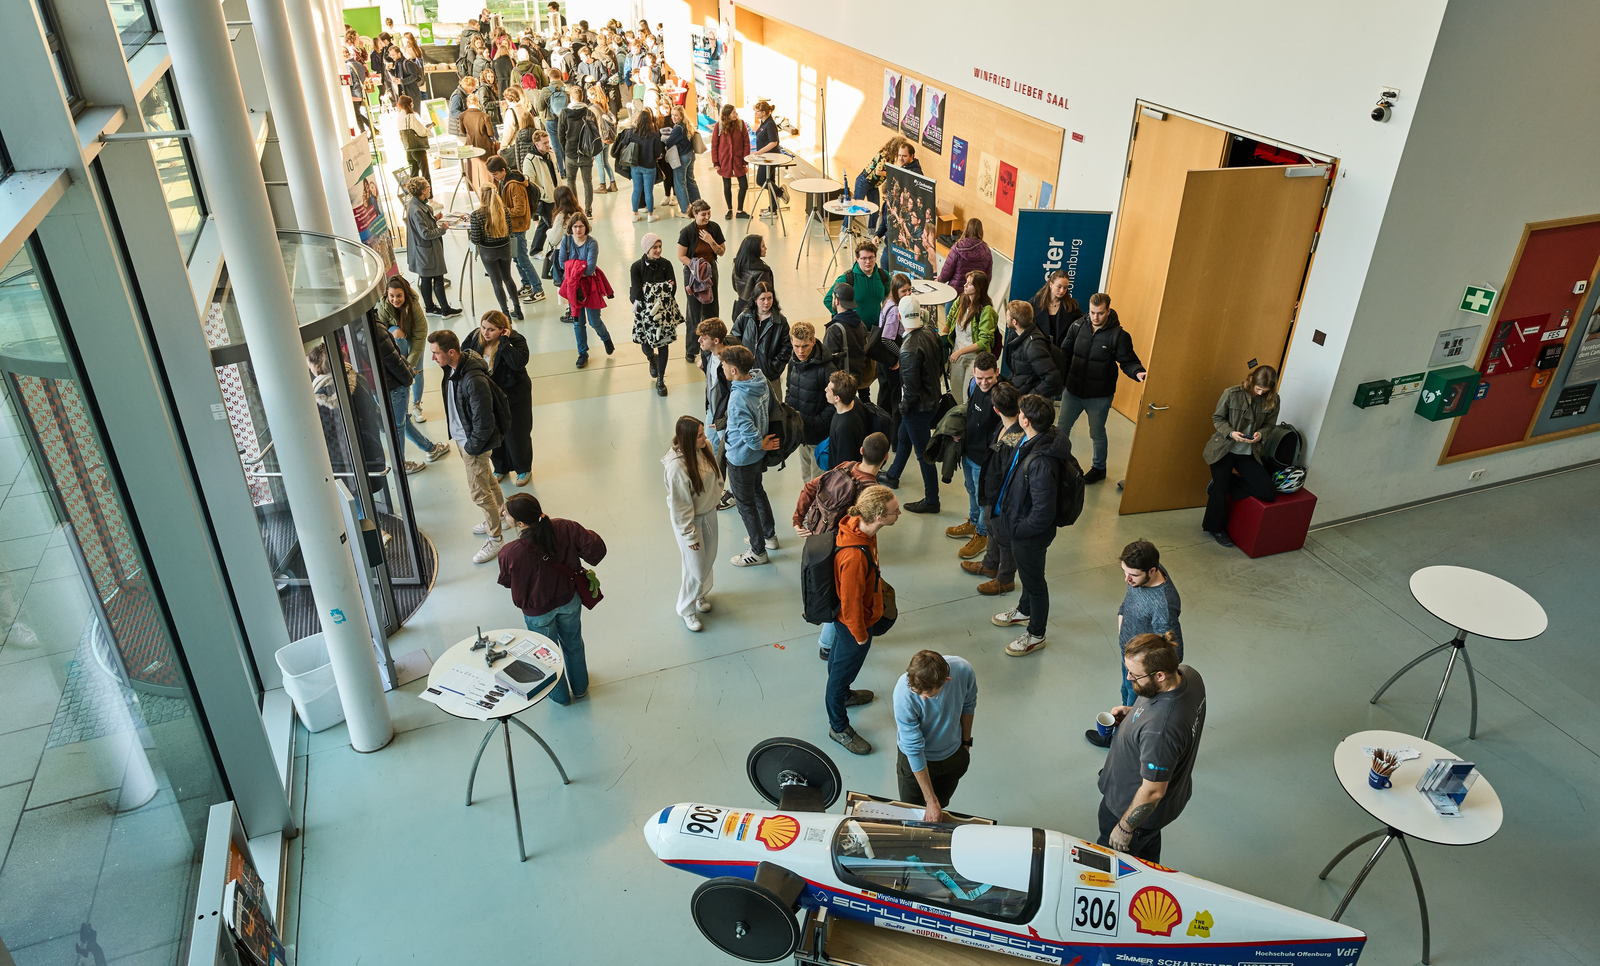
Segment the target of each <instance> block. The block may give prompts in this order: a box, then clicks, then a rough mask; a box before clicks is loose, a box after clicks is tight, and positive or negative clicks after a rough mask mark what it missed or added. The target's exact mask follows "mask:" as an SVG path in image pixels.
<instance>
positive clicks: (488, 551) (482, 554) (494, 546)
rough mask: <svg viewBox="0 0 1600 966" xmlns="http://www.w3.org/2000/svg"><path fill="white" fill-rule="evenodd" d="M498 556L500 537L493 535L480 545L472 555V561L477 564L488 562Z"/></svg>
mask: <svg viewBox="0 0 1600 966" xmlns="http://www.w3.org/2000/svg"><path fill="white" fill-rule="evenodd" d="M498 556H500V538H499V537H493V538H491V539H490V540H489V541H488V542H486V543H485V544H484V545H483V546H481V547H479V548H478V552H477V553H475V554H473V555H472V562H473V563H475V564H481V563H488V562H489V561H491V560H493V559H494V558H496V557H498Z"/></svg>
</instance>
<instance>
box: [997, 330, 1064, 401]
mask: <svg viewBox="0 0 1600 966" xmlns="http://www.w3.org/2000/svg"><path fill="white" fill-rule="evenodd" d="M1048 342H1049V337H1048V336H1046V335H1045V334H1044V333H1043V332H1041V331H1039V327H1038V326H1036V325H1030V326H1028V327H1027V328H1026V329H1023V330H1022V331H1021V332H1011V333H1008V334H1007V335H1006V360H1007V361H1008V362H1009V363H1010V365H1011V384H1012V385H1013V386H1016V387H1017V391H1018V392H1020V393H1022V394H1023V395H1027V394H1028V393H1030V392H1031V393H1037V394H1038V395H1041V396H1044V397H1046V398H1054V397H1055V396H1057V395H1059V394H1060V392H1061V370H1059V369H1057V368H1056V362H1055V360H1054V359H1052V358H1051V357H1050V349H1049V348H1048V347H1047V345H1046V343H1048Z"/></svg>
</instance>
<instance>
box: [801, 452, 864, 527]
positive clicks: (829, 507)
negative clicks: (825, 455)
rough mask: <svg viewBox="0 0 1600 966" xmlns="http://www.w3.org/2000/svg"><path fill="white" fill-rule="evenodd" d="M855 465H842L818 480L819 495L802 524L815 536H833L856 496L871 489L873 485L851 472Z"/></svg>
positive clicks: (813, 501)
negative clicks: (816, 534)
mask: <svg viewBox="0 0 1600 966" xmlns="http://www.w3.org/2000/svg"><path fill="white" fill-rule="evenodd" d="M855 468H856V464H855V463H841V464H839V465H838V466H835V467H834V468H833V469H830V470H828V471H827V472H826V473H823V474H822V476H821V477H820V478H819V479H818V480H817V495H816V497H815V498H814V499H813V500H812V501H811V506H810V507H808V508H807V509H806V516H805V519H804V520H802V521H801V523H802V524H803V525H804V526H805V528H806V529H807V530H809V531H810V532H812V533H832V532H833V531H835V530H837V529H839V521H840V520H842V519H844V515H845V514H846V513H848V512H850V508H851V507H852V506H855V503H856V497H858V496H860V495H861V491H862V490H864V489H866V488H867V487H869V486H871V485H872V484H871V482H870V481H867V480H862V479H858V478H857V477H856V476H855V474H853V473H851V472H850V471H851V470H853V469H855Z"/></svg>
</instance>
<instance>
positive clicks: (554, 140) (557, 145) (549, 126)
mask: <svg viewBox="0 0 1600 966" xmlns="http://www.w3.org/2000/svg"><path fill="white" fill-rule="evenodd" d="M544 129H545V130H546V131H548V132H550V146H551V147H552V148H554V149H555V152H556V170H557V171H565V170H567V153H566V152H565V151H563V150H561V139H560V138H558V137H556V122H555V121H554V120H549V121H546V122H544Z"/></svg>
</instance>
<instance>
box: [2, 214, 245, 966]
mask: <svg viewBox="0 0 1600 966" xmlns="http://www.w3.org/2000/svg"><path fill="white" fill-rule="evenodd" d="M36 258H37V249H36V248H34V247H32V245H30V246H28V247H25V248H24V249H23V251H22V252H21V253H20V254H19V255H18V256H17V257H16V258H14V259H13V260H12V262H11V263H10V264H9V265H6V266H5V267H4V269H3V271H0V388H3V391H0V935H3V936H4V937H5V943H6V946H7V948H8V949H9V950H10V953H11V955H12V956H13V957H14V958H15V959H16V961H17V962H18V963H22V964H28V963H107V962H110V963H118V962H129V963H131V962H135V961H137V962H139V963H141V964H152V966H165V964H179V963H182V962H184V960H185V958H186V951H187V947H188V935H189V921H190V918H191V910H192V909H193V904H194V897H195V889H196V876H197V872H198V864H199V860H200V856H201V853H202V850H203V847H204V839H205V830H206V817H207V811H208V809H209V808H210V806H211V805H213V804H215V803H217V802H220V801H223V800H225V799H226V797H227V796H226V794H225V791H224V786H223V782H222V780H221V778H220V777H219V774H218V770H217V765H216V759H215V756H214V753H213V750H212V747H211V743H210V741H209V740H208V737H207V735H206V733H205V729H204V726H203V724H202V722H201V720H200V716H199V713H198V711H197V709H196V704H195V701H194V699H193V696H192V693H191V690H190V685H189V682H188V679H187V674H186V672H185V670H184V668H183V665H182V663H181V661H180V660H179V657H178V650H177V648H176V646H175V643H174V641H173V637H172V635H171V633H170V631H169V628H168V625H167V621H166V618H165V613H164V609H163V606H162V603H161V601H160V600H159V599H158V597H157V594H156V592H155V588H154V587H153V586H152V583H151V581H150V579H149V575H148V568H147V566H146V563H145V560H144V557H143V552H142V549H141V544H140V540H139V536H138V531H137V526H136V523H135V521H133V520H132V519H131V518H130V517H129V516H128V514H127V513H126V512H125V509H124V503H123V500H122V495H121V491H120V486H119V483H118V476H117V474H116V473H115V472H114V469H113V467H112V466H111V464H110V463H109V462H108V460H107V456H106V450H105V448H104V446H103V444H102V440H101V437H100V434H99V428H98V422H97V418H96V412H97V411H96V409H95V406H94V401H93V399H92V397H91V395H90V394H89V392H88V391H87V389H86V387H85V386H84V385H83V384H82V383H81V381H80V380H79V379H78V378H77V375H76V370H75V367H74V365H73V362H72V355H71V353H70V352H68V351H67V341H66V340H65V339H64V338H63V336H62V333H61V330H60V329H59V328H58V326H57V324H56V323H57V318H56V316H55V314H54V310H53V305H54V304H55V302H54V299H53V296H52V294H51V293H50V292H49V291H48V290H47V286H46V284H45V282H44V281H42V278H43V273H41V272H39V271H37V270H36V269H37V268H38V265H37V262H36Z"/></svg>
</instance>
